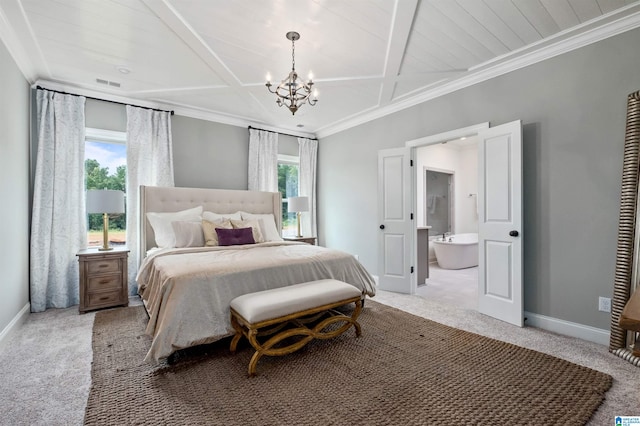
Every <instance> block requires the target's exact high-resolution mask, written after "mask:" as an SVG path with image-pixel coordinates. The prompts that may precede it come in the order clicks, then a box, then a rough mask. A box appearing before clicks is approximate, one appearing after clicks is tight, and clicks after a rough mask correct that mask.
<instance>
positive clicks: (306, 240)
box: [282, 237, 317, 246]
mask: <svg viewBox="0 0 640 426" xmlns="http://www.w3.org/2000/svg"><path fill="white" fill-rule="evenodd" d="M282 239H283V240H285V241H300V242H301V243H307V244H311V245H312V246H315V245H316V240H317V238H316V237H282Z"/></svg>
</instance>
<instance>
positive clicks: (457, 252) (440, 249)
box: [431, 233, 478, 269]
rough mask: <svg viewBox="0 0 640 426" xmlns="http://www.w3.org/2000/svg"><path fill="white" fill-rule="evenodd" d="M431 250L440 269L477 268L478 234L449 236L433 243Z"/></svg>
mask: <svg viewBox="0 0 640 426" xmlns="http://www.w3.org/2000/svg"><path fill="white" fill-rule="evenodd" d="M431 242H432V243H433V250H434V251H435V254H436V259H437V260H438V265H440V267H441V268H442V269H464V268H471V267H473V266H478V234H471V233H470V234H455V235H449V236H447V237H446V238H445V240H444V241H443V240H442V237H439V238H437V239H435V240H433V241H431Z"/></svg>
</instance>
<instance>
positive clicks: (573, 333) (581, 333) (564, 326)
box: [524, 312, 610, 346]
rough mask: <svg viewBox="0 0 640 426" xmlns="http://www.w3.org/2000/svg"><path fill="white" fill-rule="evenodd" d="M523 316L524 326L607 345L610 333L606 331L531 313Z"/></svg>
mask: <svg viewBox="0 0 640 426" xmlns="http://www.w3.org/2000/svg"><path fill="white" fill-rule="evenodd" d="M524 316H525V317H526V318H527V321H526V325H530V326H532V327H538V328H541V329H543V330H547V331H552V332H554V333H558V334H563V335H565V336H570V337H577V338H578V339H582V340H587V341H589V342H594V343H598V344H601V345H605V346H608V345H609V335H610V332H609V331H608V330H603V329H601V328H595V327H591V326H588V325H583V324H578V323H575V322H570V321H565V320H561V319H558V318H552V317H547V316H544V315H539V314H534V313H532V312H525V313H524Z"/></svg>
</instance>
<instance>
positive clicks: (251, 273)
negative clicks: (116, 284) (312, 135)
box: [137, 186, 375, 362]
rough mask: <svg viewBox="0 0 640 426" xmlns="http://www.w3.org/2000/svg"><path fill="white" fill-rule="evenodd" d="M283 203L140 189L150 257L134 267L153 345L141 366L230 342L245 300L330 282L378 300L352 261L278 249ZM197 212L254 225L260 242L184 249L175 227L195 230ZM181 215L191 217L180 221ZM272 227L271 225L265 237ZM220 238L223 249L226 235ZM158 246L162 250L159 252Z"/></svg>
mask: <svg viewBox="0 0 640 426" xmlns="http://www.w3.org/2000/svg"><path fill="white" fill-rule="evenodd" d="M281 201H282V200H281V197H280V194H279V193H272V192H260V191H242V190H220V189H203V188H176V187H172V188H168V187H151V186H141V187H140V224H141V226H140V230H139V235H140V238H139V247H138V248H139V253H141V254H142V253H146V254H147V255H146V256H144V258H143V259H142V260H141V263H140V265H139V270H138V276H137V282H138V293H139V295H140V296H141V298H142V300H143V302H144V305H145V308H146V309H147V312H148V314H149V322H148V325H147V328H146V333H147V334H149V335H150V336H151V337H152V343H151V348H150V349H149V352H148V353H147V356H146V358H145V360H146V361H150V362H154V361H155V362H157V361H159V360H160V359H163V358H166V357H169V356H170V355H172V354H173V353H174V352H176V351H178V350H181V349H186V348H189V347H192V346H197V345H201V344H206V343H212V342H215V341H217V340H219V339H222V338H224V337H227V336H231V335H233V334H234V330H233V327H232V326H231V321H230V311H229V304H230V302H231V300H233V299H234V298H235V297H237V296H240V295H242V294H246V293H253V292H256V291H262V290H267V289H270V288H277V287H285V286H289V285H294V284H299V283H302V282H308V281H315V280H319V279H325V278H333V279H337V280H340V281H344V282H346V283H348V284H351V285H353V286H355V287H357V288H358V289H359V290H360V291H361V292H362V294H363V297H364V296H374V295H375V282H374V280H373V277H372V276H371V275H370V274H369V273H368V271H367V270H366V269H365V268H364V267H363V266H362V265H361V264H360V263H359V262H358V261H357V260H356V259H355V258H354V256H352V255H350V254H348V253H344V252H342V251H338V250H332V249H328V248H325V247H319V246H314V245H309V244H305V243H300V242H293V241H283V240H282V239H281V238H280V237H279V233H280V232H279V231H280V229H281V226H282V225H281V218H282V215H281V206H282V202H281ZM200 207H201V212H202V213H201V215H200V217H204V218H205V219H206V220H209V219H211V217H212V215H211V213H215V215H214V216H216V217H219V216H222V217H224V219H220V220H221V221H226V220H229V221H232V222H233V223H234V224H236V221H235V220H231V219H228V218H230V217H236V218H237V217H238V216H240V218H241V219H240V221H241V222H239V223H241V224H246V223H253V225H254V227H253V228H252V230H253V231H254V234H253V237H255V236H256V235H255V232H256V228H261V229H262V234H263V235H262V237H263V238H262V239H263V240H264V242H257V243H255V244H242V245H235V244H234V245H214V246H202V245H200V243H199V242H196V243H194V244H187V246H184V240H185V238H184V235H183V234H182V231H181V230H180V229H182V228H179V227H176V225H184V224H185V222H190V223H188V224H187V225H189V226H190V227H193V226H196V225H195V224H194V223H199V222H198V219H197V215H196V217H195V218H194V214H195V213H194V210H198V211H200V210H199V209H200ZM184 212H189V215H191V216H189V217H187V216H184V217H183V216H179V215H182V214H186V213H184ZM148 213H150V214H148ZM158 217H162V218H163V221H164V222H163V223H164V226H165V227H166V226H171V225H173V231H174V232H175V234H174V240H173V241H171V242H169V243H167V241H165V240H166V239H165V240H163V241H160V242H161V244H158V241H159V240H160V239H162V238H164V237H166V235H165V231H166V229H163V228H161V227H159V225H158V223H157V218H158ZM176 217H178V219H177V220H173V219H175V218H176ZM185 217H186V219H185V220H182V219H184V218H185ZM154 218H155V219H154ZM245 219H246V220H250V221H252V222H246V221H245ZM170 220H171V223H170V224H169V225H167V223H168V221H170ZM254 220H255V221H254ZM270 221H273V225H272V226H271V228H270V229H265V228H269V226H267V225H268V223H269V222H270ZM176 222H180V223H179V224H178V223H176ZM202 225H203V226H204V225H205V223H204V222H202ZM207 225H210V223H209V224H207ZM234 226H235V225H234ZM242 226H245V225H242ZM245 230H246V229H245ZM156 231H157V234H158V235H157V236H156ZM225 232H226V231H225ZM230 232H231V231H230ZM275 232H277V235H274V234H275ZM185 234H186V233H185ZM205 234H206V233H205ZM219 235H220V238H221V240H220V243H222V238H223V235H222V234H219ZM157 240H158V241H157ZM187 240H188V239H187ZM207 241H209V240H207ZM232 241H233V240H232ZM255 241H259V240H258V238H255ZM260 241H261V240H260ZM158 245H160V246H164V247H161V248H156V247H157V246H158ZM176 245H177V246H178V247H175V246H176ZM140 257H141V258H142V257H143V256H140Z"/></svg>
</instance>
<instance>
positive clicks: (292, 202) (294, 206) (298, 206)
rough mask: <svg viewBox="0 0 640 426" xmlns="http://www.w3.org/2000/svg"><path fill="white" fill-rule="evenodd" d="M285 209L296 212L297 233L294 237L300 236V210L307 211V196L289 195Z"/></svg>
mask: <svg viewBox="0 0 640 426" xmlns="http://www.w3.org/2000/svg"><path fill="white" fill-rule="evenodd" d="M287 211H288V212H289V213H295V214H296V218H297V219H298V235H296V237H298V238H300V237H302V234H301V233H300V212H308V211H309V197H289V199H288V201H287Z"/></svg>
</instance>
